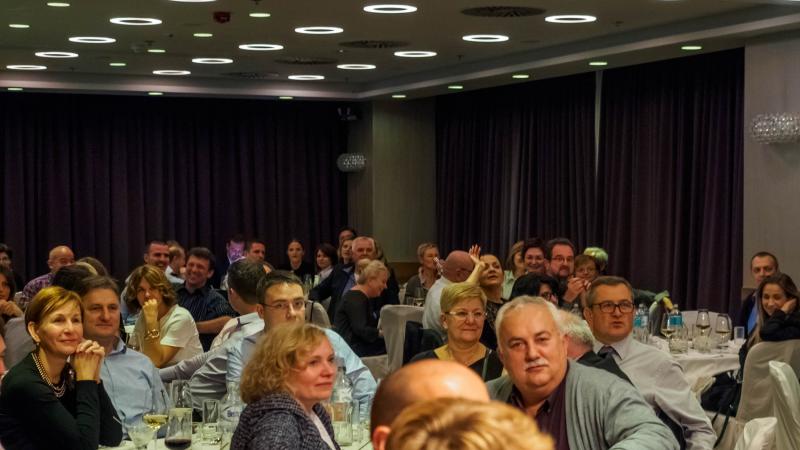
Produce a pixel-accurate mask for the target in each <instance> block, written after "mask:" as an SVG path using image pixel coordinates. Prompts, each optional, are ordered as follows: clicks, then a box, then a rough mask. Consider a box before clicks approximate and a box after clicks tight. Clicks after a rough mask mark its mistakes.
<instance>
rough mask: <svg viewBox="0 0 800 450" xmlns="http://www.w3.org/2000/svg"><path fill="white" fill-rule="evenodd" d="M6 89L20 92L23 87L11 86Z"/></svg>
mask: <svg viewBox="0 0 800 450" xmlns="http://www.w3.org/2000/svg"><path fill="white" fill-rule="evenodd" d="M6 90H8V91H12V92H19V91H21V90H22V88H21V87H10V88H6Z"/></svg>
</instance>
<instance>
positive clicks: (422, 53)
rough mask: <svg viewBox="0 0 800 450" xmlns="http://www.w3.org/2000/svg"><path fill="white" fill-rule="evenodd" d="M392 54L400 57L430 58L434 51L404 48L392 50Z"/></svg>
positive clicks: (434, 53)
mask: <svg viewBox="0 0 800 450" xmlns="http://www.w3.org/2000/svg"><path fill="white" fill-rule="evenodd" d="M394 56H399V57H401V58H430V57H433V56H436V52H431V51H427V50H406V51H401V52H394Z"/></svg>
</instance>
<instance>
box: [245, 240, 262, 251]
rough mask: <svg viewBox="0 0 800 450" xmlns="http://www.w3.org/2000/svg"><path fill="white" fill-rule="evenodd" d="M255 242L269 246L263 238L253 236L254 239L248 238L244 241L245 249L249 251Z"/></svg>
mask: <svg viewBox="0 0 800 450" xmlns="http://www.w3.org/2000/svg"><path fill="white" fill-rule="evenodd" d="M253 244H261V245H263V246H264V248H267V243H266V242H264V241H263V240H261V239H259V238H252V239H248V240H247V242H245V243H244V251H246V252H249V251H250V248H251V247H252V246H253Z"/></svg>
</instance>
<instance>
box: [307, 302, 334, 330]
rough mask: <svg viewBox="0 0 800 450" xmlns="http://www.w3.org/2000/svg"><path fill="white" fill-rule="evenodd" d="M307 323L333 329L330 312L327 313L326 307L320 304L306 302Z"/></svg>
mask: <svg viewBox="0 0 800 450" xmlns="http://www.w3.org/2000/svg"><path fill="white" fill-rule="evenodd" d="M306 322H307V323H313V324H314V325H316V326H318V327H322V328H330V327H331V319H330V317H328V312H327V311H325V306H324V305H323V304H322V303H320V302H309V301H306Z"/></svg>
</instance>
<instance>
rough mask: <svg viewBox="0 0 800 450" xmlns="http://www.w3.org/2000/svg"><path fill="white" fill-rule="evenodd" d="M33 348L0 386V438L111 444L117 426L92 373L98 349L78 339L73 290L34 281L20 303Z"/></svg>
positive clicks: (51, 444)
mask: <svg viewBox="0 0 800 450" xmlns="http://www.w3.org/2000/svg"><path fill="white" fill-rule="evenodd" d="M25 323H26V324H27V329H28V333H29V334H30V335H31V338H32V339H33V341H34V343H35V344H36V349H35V350H34V351H33V352H31V353H30V354H29V355H28V356H27V357H26V358H25V359H23V360H22V361H21V362H20V363H18V364H17V365H16V366H14V367H13V368H12V369H11V370H10V371H9V372H8V375H6V376H5V378H4V379H3V385H2V389H0V442H2V444H3V446H4V447H5V448H7V449H30V448H37V449H51V448H52V449H56V448H57V449H67V450H72V449H87V450H88V449H92V450H94V449H96V448H97V447H98V445H107V446H115V445H118V444H119V442H120V441H121V440H122V428H121V426H120V425H119V419H118V418H117V413H116V411H115V409H114V406H113V405H112V403H111V400H110V399H109V398H108V394H107V393H106V391H105V389H104V388H103V383H102V381H101V380H100V367H101V365H102V363H103V358H104V356H105V351H104V350H103V347H102V346H101V345H100V344H98V343H97V342H95V341H87V340H84V339H83V309H82V306H81V299H80V297H79V296H78V294H76V293H74V292H72V291H68V290H66V289H64V288H62V287H58V286H50V287H47V288H44V289H42V290H41V291H39V293H37V294H36V296H35V297H34V298H33V301H32V302H31V303H30V305H28V308H27V309H26V311H25Z"/></svg>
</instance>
